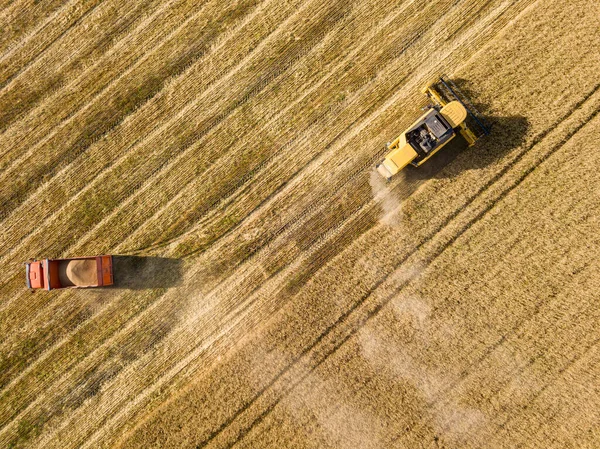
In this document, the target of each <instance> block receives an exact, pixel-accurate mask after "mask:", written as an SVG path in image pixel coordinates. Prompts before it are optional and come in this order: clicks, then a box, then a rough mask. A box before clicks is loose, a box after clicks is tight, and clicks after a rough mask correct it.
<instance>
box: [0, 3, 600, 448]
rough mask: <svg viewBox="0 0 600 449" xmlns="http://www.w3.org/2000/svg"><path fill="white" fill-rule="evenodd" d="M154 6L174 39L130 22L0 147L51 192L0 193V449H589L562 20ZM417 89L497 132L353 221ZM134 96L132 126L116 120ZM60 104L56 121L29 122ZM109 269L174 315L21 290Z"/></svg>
mask: <svg viewBox="0 0 600 449" xmlns="http://www.w3.org/2000/svg"><path fill="white" fill-rule="evenodd" d="M153 4H154V9H153V11H161V10H162V9H161V8H165V10H167V9H168V10H173V11H174V13H173V14H174V15H173V16H169V17H162V16H158V15H157V16H149V17H154V18H151V19H148V20H147V21H140V20H136V21H135V23H137V24H140V25H138V26H137V27H135V26H131V27H130V28H129V29H130V34H128V35H126V36H123V38H122V39H121V40H119V41H118V42H115V43H114V45H113V46H112V47H110V49H108V48H106V49H105V50H106V51H105V52H104V53H103V54H102V55H101V56H99V58H100V59H99V61H105V62H106V63H107V64H108V65H109V67H107V68H106V70H102V71H99V72H98V73H97V74H96V71H95V70H90V68H89V67H92V66H87V67H88V68H83V69H82V70H81V71H79V72H78V71H77V69H75V71H72V74H71V79H76V80H79V81H75V82H73V83H72V84H65V85H64V86H62V87H61V88H59V89H58V90H57V91H56V92H54V93H52V94H48V95H44V96H43V99H41V100H40V101H39V102H36V103H35V104H33V105H31V106H32V107H31V108H30V112H29V113H28V115H27V117H29V118H28V119H26V120H25V119H19V120H16V121H14V123H12V125H11V126H10V127H9V128H8V129H7V132H6V133H5V134H4V135H3V136H1V137H0V139H11V140H2V142H3V143H2V148H1V150H2V152H5V151H10V148H7V147H6V146H5V145H6V144H7V143H8V142H13V143H15V144H19V141H20V140H21V139H23V138H27V137H24V135H23V134H24V133H23V130H24V129H26V123H28V122H27V120H31V123H35V124H36V125H35V129H36V130H38V129H39V131H35V132H36V133H37V134H36V135H35V136H32V137H31V140H29V141H27V143H25V142H24V143H21V144H19V145H21V147H20V148H21V149H24V150H28V149H30V148H31V147H30V145H39V146H38V147H37V148H38V149H39V150H40V151H41V152H42V156H43V157H42V159H41V160H40V165H39V166H38V168H32V171H31V172H27V171H26V169H27V166H28V164H26V163H24V164H22V165H18V164H16V165H14V166H13V168H12V169H11V170H13V171H12V172H10V173H9V171H6V172H4V173H3V175H4V176H5V178H3V179H6V180H12V179H13V178H14V174H15V173H17V172H18V171H25V173H24V174H23V179H27V177H29V179H35V178H36V172H35V170H47V171H48V172H49V173H50V177H49V179H48V180H47V182H46V183H43V184H42V183H38V184H35V183H34V185H32V186H31V187H30V188H28V190H27V191H26V193H25V194H22V193H17V189H16V187H13V188H12V189H11V188H10V187H7V190H3V191H2V193H3V198H5V199H9V198H12V199H10V200H6V201H7V202H6V204H7V206H6V209H4V210H3V217H4V220H3V225H4V226H5V228H4V229H5V231H4V232H3V233H2V234H1V235H0V239H1V240H0V241H1V242H2V247H3V248H5V250H4V252H3V253H2V260H3V261H4V262H5V265H7V269H6V270H4V272H3V273H2V275H1V276H2V277H1V278H0V281H1V282H2V285H3V292H6V297H5V299H4V301H3V302H2V304H1V306H0V307H1V308H2V310H1V311H0V313H1V318H2V319H1V321H0V322H1V326H2V335H3V337H2V342H1V343H0V353H1V354H2V359H1V360H0V362H2V368H3V369H2V377H1V380H2V391H0V422H1V425H2V428H1V429H0V442H2V443H3V444H5V445H12V446H13V447H14V446H16V447H19V446H25V445H27V446H44V447H109V446H114V445H121V446H122V447H167V446H168V447H178V446H182V447H189V446H192V447H194V446H198V447H203V446H211V447H222V446H223V447H224V446H226V447H230V446H232V445H233V444H237V445H239V446H245V447H257V446H260V447H406V446H410V447H421V446H429V445H435V444H436V442H437V444H438V445H445V446H448V447H481V446H486V445H487V446H488V447H514V446H518V445H519V444H525V443H527V444H529V445H531V446H534V447H548V446H551V447H564V446H565V445H568V444H569V443H568V442H569V440H572V439H576V440H577V441H580V442H581V444H582V445H583V446H585V445H587V446H590V447H593V446H594V444H595V443H597V442H598V440H599V439H600V435H598V434H597V432H596V431H595V430H594V427H593V424H594V423H595V422H597V420H598V416H597V412H596V410H597V409H598V404H599V398H598V396H597V393H595V392H594V391H595V390H593V387H592V386H593V385H595V384H596V383H597V382H598V371H597V368H595V366H596V365H595V362H596V361H597V355H598V354H597V349H596V346H595V343H596V342H597V341H596V340H595V339H596V338H597V337H596V336H595V334H594V323H597V318H598V317H597V312H595V310H594V307H593V304H594V302H593V299H594V295H595V292H597V291H598V277H597V274H596V273H597V269H598V267H597V264H596V265H594V264H593V263H591V262H590V261H591V260H592V259H594V258H597V255H598V249H599V245H600V243H599V242H598V240H597V237H595V235H596V234H597V232H594V231H595V230H596V231H597V229H598V222H597V218H596V217H597V216H598V214H597V211H598V206H599V205H598V204H597V201H596V200H595V199H596V198H597V195H594V192H597V191H598V188H599V183H600V181H599V180H598V177H597V173H596V171H594V169H593V167H595V166H597V164H598V162H600V161H598V157H597V155H595V154H594V153H593V151H592V150H591V147H590V145H589V142H590V141H593V136H594V135H595V134H597V132H598V128H599V123H598V118H597V117H596V113H597V111H598V110H600V91H599V90H598V85H597V79H596V76H595V73H597V70H598V68H599V67H600V61H598V59H597V58H598V56H597V55H595V54H594V55H590V51H589V49H590V48H595V47H598V44H600V42H598V36H597V33H595V32H594V30H595V27H596V24H595V21H594V20H592V18H593V14H590V11H589V8H590V6H589V5H588V4H586V2H580V3H576V4H571V5H570V6H569V7H565V6H564V5H563V4H562V2H558V1H556V2H552V3H547V2H544V3H542V2H541V1H537V2H514V3H510V2H500V1H491V2H476V3H473V2H454V3H451V2H449V1H438V2H435V3H432V4H428V5H427V6H426V7H425V8H424V9H421V6H420V5H417V4H416V2H410V1H408V2H405V3H402V4H400V5H390V4H387V3H386V2H380V3H379V2H371V3H365V2H356V3H355V4H353V5H352V7H351V8H348V7H345V6H344V5H342V4H341V3H339V4H338V3H333V4H327V5H324V4H321V3H320V2H304V3H302V2H289V3H281V2H273V1H265V2H263V3H260V4H256V3H255V2H246V3H244V5H239V6H240V7H239V8H236V7H233V6H232V7H231V9H230V10H228V9H222V8H220V7H219V5H218V2H208V3H206V4H204V5H202V6H201V7H197V6H195V5H192V4H191V3H190V4H188V3H185V2H169V3H168V4H167V3H166V2H162V3H153ZM596 8H597V7H596ZM175 11H176V12H175ZM596 12H597V11H596ZM148 14H150V11H148ZM90 17H91V15H90ZM184 17H188V18H189V21H188V22H183V24H182V25H181V26H180V27H177V26H178V23H177V22H178V20H182V21H183V20H184V19H183V18H184ZM217 17H220V19H219V20H221V21H223V22H224V24H223V27H222V28H220V29H213V28H206V27H205V24H206V23H207V21H210V19H211V18H214V19H215V20H216V18H217ZM432 17H434V18H435V20H431V18H432ZM573 17H575V18H577V22H578V25H579V26H578V27H574V28H570V29H568V30H566V31H565V29H564V28H561V27H559V26H557V24H558V23H563V22H565V21H566V20H571V19H572V18H573ZM407 18H410V20H408V19H407ZM32 20H33V19H32ZM163 20H164V24H165V28H166V29H165V31H164V33H162V34H161V30H160V24H161V23H163V22H162V21H163ZM167 23H168V24H173V25H166V24H167ZM225 23H226V24H227V25H225ZM78 26H81V25H74V27H73V30H72V31H71V33H75V34H73V35H78V34H77V33H81V32H82V31H83V29H79V28H78ZM174 26H175V27H176V28H173V27H174ZM202 30H204V31H202ZM171 31H173V33H172V34H170V35H169V33H170V32H171ZM198 32H201V33H202V32H204V33H205V34H203V35H204V36H205V39H204V38H203V39H201V40H202V43H198V45H197V46H196V47H194V49H193V50H191V51H192V53H186V51H185V49H184V48H183V47H186V48H189V46H188V43H190V42H194V40H193V39H192V40H190V34H195V33H198ZM81 35H82V36H85V34H81ZM65 36H67V35H65ZM97 38H100V39H103V38H104V36H100V37H99V36H94V37H91V38H89V39H90V40H89V42H87V44H90V45H91V44H92V41H93V39H97ZM146 38H147V39H148V41H147V42H148V46H147V47H146V46H144V45H141V44H140V42H141V41H142V40H143V39H146ZM60 39H62V38H60ZM60 39H59V40H58V41H57V43H56V48H60V45H62V44H61V43H60V42H61V41H60ZM65 39H67V37H65ZM65 42H66V41H65ZM178 43H179V44H180V45H181V46H180V47H178ZM23 48H26V47H23ZM49 48H50V47H49ZM548 48H552V52H550V53H549V52H548V50H547V49H548ZM14 54H15V55H19V53H17V52H15V53H14ZM121 56H123V57H124V58H125V59H124V61H123V62H122V63H121V62H119V61H120V57H121ZM225 56H227V57H225ZM11 57H12V56H11ZM15 57H16V56H15ZM594 58H595V59H594ZM15 60H16V59H15ZM23 60H25V59H23ZM184 60H185V61H188V62H186V63H185V64H183V65H179V62H180V61H184ZM125 61H127V62H126V63H125ZM424 61H425V63H424ZM188 63H189V64H191V65H190V66H189V67H187V64H188ZM120 64H122V65H120ZM125 64H128V65H131V67H132V68H131V70H130V71H128V72H126V74H125V75H124V76H122V77H121V78H118V79H114V80H113V78H114V77H115V76H116V74H118V73H120V72H121V71H122V68H123V67H126V65H125ZM532 67H533V68H534V69H532ZM182 69H184V70H182ZM441 71H444V72H448V71H450V72H454V74H455V78H464V79H468V80H469V81H470V83H469V84H468V85H467V86H466V87H467V88H468V89H469V90H470V91H471V94H472V95H473V96H474V97H475V99H476V100H477V102H478V103H482V104H483V105H484V106H485V108H486V113H487V114H490V115H493V116H496V118H495V119H494V121H495V122H496V126H497V128H496V130H495V132H494V134H493V135H492V136H491V137H490V138H489V139H488V140H487V141H484V142H482V143H481V144H480V145H479V146H478V147H476V148H474V149H472V150H469V151H466V152H461V153H459V154H455V155H453V156H452V158H450V159H449V160H444V161H442V162H440V161H439V160H438V161H437V162H436V161H435V160H432V163H433V164H434V165H433V167H434V168H433V169H432V170H430V171H428V172H427V173H428V175H427V176H425V175H421V174H418V173H419V172H416V171H409V172H407V174H406V176H403V177H402V176H400V177H398V178H397V179H396V180H394V181H393V182H392V183H391V184H390V185H389V186H388V189H387V191H385V192H384V193H382V192H381V189H379V188H378V187H377V185H375V184H373V182H372V181H371V179H370V177H371V172H370V165H371V162H372V161H373V160H375V159H376V157H377V156H379V155H380V153H381V151H380V150H379V148H381V145H382V143H383V142H385V141H386V140H389V136H391V135H392V134H394V132H397V131H398V130H399V129H401V128H402V127H403V126H405V125H406V124H408V123H410V121H411V119H412V117H413V116H414V115H415V114H416V113H418V107H417V106H418V105H420V104H421V103H422V100H421V99H420V98H419V95H418V87H420V85H421V84H424V83H425V82H426V81H428V80H430V79H431V78H433V77H435V76H436V75H437V74H439V73H440V72H441ZM26 73H27V72H23V76H24V75H25V74H26ZM154 73H156V74H157V75H156V78H153V77H154V75H153V74H154ZM95 76H97V78H94V77H95ZM77 77H79V78H77ZM170 77H172V78H170ZM152 79H160V82H159V83H158V84H157V85H156V87H155V88H154V87H153V88H151V92H150V93H149V94H148V95H150V96H151V98H149V99H148V100H147V101H146V99H145V98H144V99H143V100H140V97H135V96H134V97H132V96H131V92H133V91H134V90H135V89H133V87H134V86H148V85H149V84H148V83H149V80H152ZM167 80H168V81H167ZM150 84H152V83H150ZM79 86H80V87H81V91H80V92H81V94H80V95H79V94H78V93H77V92H78V91H77V89H78V87H79ZM132 89H133V90H132ZM542 93H543V95H542ZM23 94H25V93H24V92H23ZM113 96H114V97H115V98H117V97H118V98H129V99H131V98H133V100H132V103H131V104H134V105H135V106H134V107H133V108H132V109H128V108H127V107H125V108H121V106H119V104H117V103H114V102H113V103H111V102H110V101H108V100H109V99H110V98H112V97H113ZM59 99H61V100H60V101H63V100H64V101H65V112H64V114H65V115H62V116H59V117H56V118H48V119H46V118H45V117H44V114H43V110H44V108H46V107H50V108H54V109H53V111H57V112H58V113H59V114H61V113H60V108H59V107H58V106H57V104H56V103H55V102H54V101H55V100H56V101H58V100H59ZM66 111H69V112H66ZM69 114H73V117H74V119H73V120H72V121H70V122H64V120H65V118H66V117H68V115H69ZM106 114H108V115H111V114H117V115H119V116H120V117H121V119H120V120H121V121H117V122H115V123H114V124H111V125H110V126H108V127H105V128H104V131H103V132H106V134H105V135H104V136H103V137H102V138H101V139H100V140H97V141H94V142H89V144H86V145H83V146H82V147H81V148H80V149H79V150H77V151H76V152H75V153H73V155H74V157H73V158H72V159H68V160H66V161H61V160H62V158H64V157H66V156H65V155H67V154H70V152H73V151H74V150H73V149H74V148H75V146H74V144H73V141H67V140H65V137H68V136H69V135H71V134H73V135H74V136H75V135H84V134H85V133H86V132H87V131H86V129H88V127H89V126H93V124H94V123H95V122H94V120H99V119H100V118H101V117H107V115H106ZM75 118H76V119H75ZM67 120H68V119H67ZM61 123H62V124H61ZM78 126H79V127H78ZM101 126H103V125H101ZM53 133H55V134H53ZM52 136H56V137H52ZM386 136H387V137H386ZM45 139H46V140H45ZM52 139H55V140H52ZM38 141H39V142H40V143H39V144H38V143H37V142H38ZM61 141H65V142H66V145H65V148H64V151H63V150H61V147H60V146H59V145H58V143H59V142H61ZM52 142H54V143H52ZM582 149H584V150H585V154H584V157H583V158H582V159H581V158H578V157H577V156H578V155H581V154H582V153H583V152H584V151H582ZM44 158H46V159H44ZM54 158H55V159H54ZM25 160H26V159H23V161H25ZM11 164H12V160H11ZM63 164H67V165H63ZM17 168H18V170H17ZM15 170H16V171H15ZM7 185H8V184H7ZM16 185H17V184H15V186H16ZM24 185H27V183H25V184H24ZM372 188H375V191H372ZM60 198H64V199H68V202H66V203H65V201H64V200H60V201H58V199H60ZM57 202H60V204H59V207H60V208H58V209H57V208H56V207H55V205H56V204H57ZM63 204H64V206H63ZM384 215H385V216H384ZM32 217H34V218H35V221H37V222H39V223H40V225H39V227H38V228H37V229H36V230H34V231H33V232H31V233H30V228H28V227H27V226H26V224H27V223H30V222H31V218H32ZM100 219H102V221H101V222H100V223H99V224H98V221H99V220H100ZM58 229H61V232H60V233H59V232H57V230H58ZM581 236H588V237H587V238H582V237H581ZM149 245H152V246H151V247H150V246H149ZM133 249H136V250H139V252H140V254H147V253H152V252H153V253H155V254H161V255H170V256H175V257H177V256H183V255H188V257H187V263H186V265H185V267H186V269H185V273H184V274H183V279H182V282H181V286H180V287H176V288H166V287H167V286H165V288H162V289H161V288H154V289H148V290H140V291H137V290H130V291H128V290H106V291H100V292H91V293H89V294H88V293H87V292H86V293H85V294H84V293H83V292H79V291H77V292H72V291H70V292H51V294H50V295H49V296H42V295H40V294H36V295H29V294H25V292H23V291H22V281H21V276H22V273H21V271H20V270H19V269H18V267H17V266H16V263H17V262H18V261H20V260H21V259H23V258H24V257H23V256H22V254H23V253H25V252H32V254H27V256H26V257H29V256H30V255H39V252H40V251H42V252H44V253H50V254H48V255H51V256H54V255H61V254H64V255H68V254H73V253H74V252H76V253H81V254H83V253H106V252H108V253H110V252H113V253H115V252H117V253H118V252H125V251H131V250H133ZM192 255H193V256H192ZM26 257H25V258H26ZM13 264H14V266H13ZM116 275H118V273H116ZM574 291H577V295H573V292H574ZM25 318H27V319H25ZM569 386H571V387H570V388H569ZM569 401H571V402H573V403H574V404H575V403H577V404H578V405H579V407H575V406H574V405H569V404H568V402H569ZM559 420H560V421H564V422H567V423H569V426H570V427H569V428H568V430H567V431H565V430H564V429H561V428H559V427H558V426H556V425H555V423H556V422H558V421H559Z"/></svg>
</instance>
